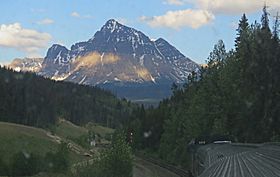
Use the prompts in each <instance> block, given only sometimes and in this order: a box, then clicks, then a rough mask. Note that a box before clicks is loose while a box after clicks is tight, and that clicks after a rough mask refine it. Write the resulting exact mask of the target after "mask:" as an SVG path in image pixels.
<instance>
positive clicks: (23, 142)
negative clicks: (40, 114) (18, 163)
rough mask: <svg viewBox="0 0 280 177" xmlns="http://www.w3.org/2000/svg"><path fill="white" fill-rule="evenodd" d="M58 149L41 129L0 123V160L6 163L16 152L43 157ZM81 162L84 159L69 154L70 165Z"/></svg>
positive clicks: (56, 144) (57, 144)
mask: <svg viewBox="0 0 280 177" xmlns="http://www.w3.org/2000/svg"><path fill="white" fill-rule="evenodd" d="M58 147H59V143H58V142H56V141H55V140H54V139H53V138H51V137H50V136H48V135H47V131H45V130H43V129H40V128H34V127H29V126H24V125H19V124H13V123H6V122H0V158H2V159H3V160H4V161H5V162H7V163H9V162H10V160H11V158H12V156H13V155H14V154H15V153H17V152H24V153H27V154H28V153H34V154H37V155H40V156H44V155H45V154H46V153H47V152H55V151H56V150H57V148H58ZM81 160H84V157H81V156H79V155H77V154H75V153H73V152H70V163H75V162H77V161H81Z"/></svg>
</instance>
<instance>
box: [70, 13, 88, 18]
mask: <svg viewBox="0 0 280 177" xmlns="http://www.w3.org/2000/svg"><path fill="white" fill-rule="evenodd" d="M70 15H71V16H72V17H75V18H93V16H91V15H81V14H79V13H78V12H72V13H71V14H70Z"/></svg>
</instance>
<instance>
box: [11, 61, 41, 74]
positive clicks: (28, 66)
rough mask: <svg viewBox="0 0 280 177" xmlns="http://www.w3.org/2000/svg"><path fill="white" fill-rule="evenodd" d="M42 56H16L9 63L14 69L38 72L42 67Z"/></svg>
mask: <svg viewBox="0 0 280 177" xmlns="http://www.w3.org/2000/svg"><path fill="white" fill-rule="evenodd" d="M43 60H44V59H43V58H23V59H21V58H16V59H14V60H13V61H12V62H11V63H10V64H9V65H8V67H9V68H12V69H14V70H15V71H23V72H39V71H40V70H41V68H42V63H43Z"/></svg>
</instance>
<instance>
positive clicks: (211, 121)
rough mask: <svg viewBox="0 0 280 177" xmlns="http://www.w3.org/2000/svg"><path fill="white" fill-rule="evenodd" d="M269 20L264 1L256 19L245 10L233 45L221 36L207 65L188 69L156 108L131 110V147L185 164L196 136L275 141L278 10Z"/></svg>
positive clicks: (278, 136) (279, 95) (279, 80)
mask: <svg viewBox="0 0 280 177" xmlns="http://www.w3.org/2000/svg"><path fill="white" fill-rule="evenodd" d="M269 20H270V19H269V13H268V11H267V8H266V7H264V8H263V14H262V17H261V22H260V23H258V22H254V23H253V24H251V25H249V23H248V19H247V17H246V15H245V14H244V15H243V16H242V18H241V20H240V21H239V26H238V29H237V37H236V39H235V48H234V49H232V50H230V51H226V49H225V45H224V43H223V41H222V40H220V41H219V42H218V43H217V44H216V45H215V46H214V49H213V51H212V52H211V53H210V55H209V57H208V60H207V66H206V67H202V68H201V69H200V71H199V72H193V73H192V74H191V75H190V76H189V77H188V82H187V84H185V85H184V87H179V86H177V85H175V84H174V85H173V87H172V88H173V96H172V97H171V98H169V99H165V100H163V101H162V102H161V103H160V105H159V107H158V108H156V109H153V108H151V109H148V110H145V109H143V108H141V107H139V108H138V110H135V112H134V115H133V117H131V119H130V120H131V121H130V122H129V124H128V125H127V129H129V130H132V131H133V132H134V135H133V140H134V142H133V147H134V148H136V149H149V150H150V151H151V152H153V153H155V154H156V155H157V156H158V157H160V158H162V159H164V160H166V161H169V162H171V163H176V164H179V165H182V166H187V165H188V163H189V149H188V147H189V143H190V142H192V140H195V139H199V138H201V139H204V140H205V141H206V142H209V143H211V141H213V140H214V139H215V138H216V139H220V140H221V139H224V138H227V139H229V140H232V141H235V142H250V143H263V142H270V141H280V129H279V126H280V118H279V116H280V77H279V76H280V69H279V68H280V41H279V24H280V21H279V16H277V17H276V18H275V19H274V21H273V24H274V25H273V28H270V25H269V24H270V22H269ZM213 137H215V138H213Z"/></svg>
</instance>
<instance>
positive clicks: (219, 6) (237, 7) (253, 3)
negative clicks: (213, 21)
mask: <svg viewBox="0 0 280 177" xmlns="http://www.w3.org/2000/svg"><path fill="white" fill-rule="evenodd" d="M191 2H192V4H194V5H195V6H196V7H197V8H199V9H203V10H207V11H210V12H212V13H214V14H229V15H234V14H242V13H251V12H255V11H260V10H261V9H262V7H263V6H264V4H265V3H266V5H268V6H269V9H271V10H273V9H278V10H280V1H279V0H266V1H265V0H234V1H229V0H192V1H191Z"/></svg>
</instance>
